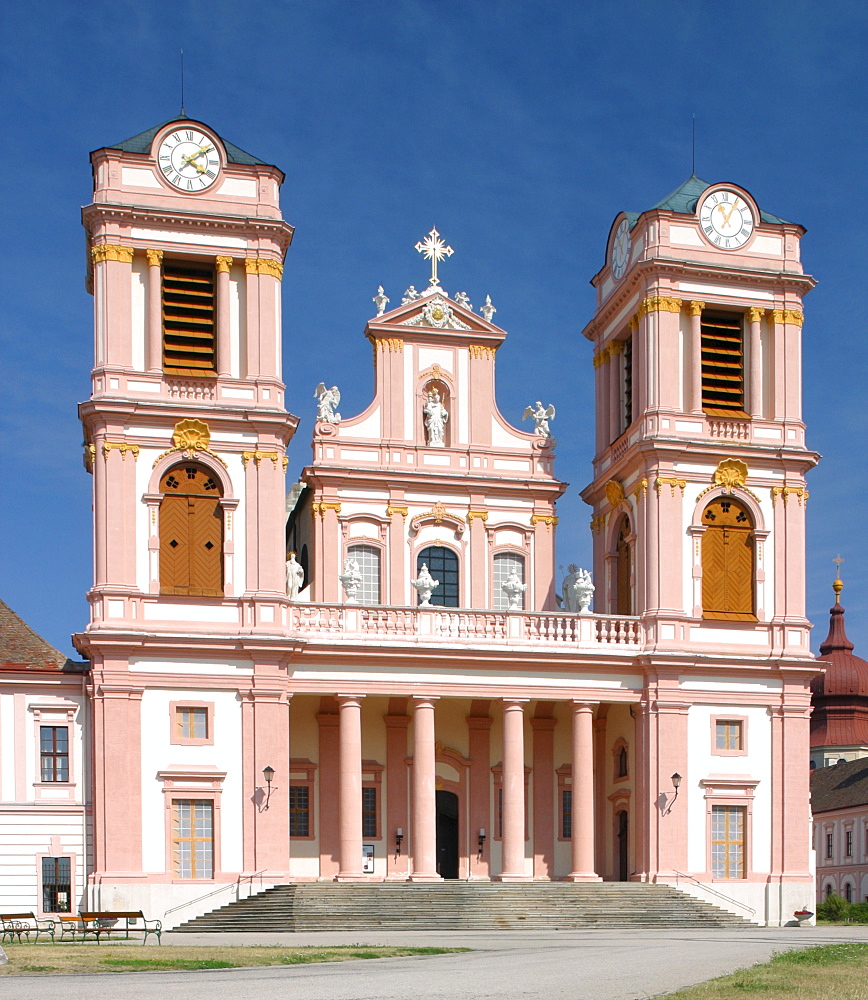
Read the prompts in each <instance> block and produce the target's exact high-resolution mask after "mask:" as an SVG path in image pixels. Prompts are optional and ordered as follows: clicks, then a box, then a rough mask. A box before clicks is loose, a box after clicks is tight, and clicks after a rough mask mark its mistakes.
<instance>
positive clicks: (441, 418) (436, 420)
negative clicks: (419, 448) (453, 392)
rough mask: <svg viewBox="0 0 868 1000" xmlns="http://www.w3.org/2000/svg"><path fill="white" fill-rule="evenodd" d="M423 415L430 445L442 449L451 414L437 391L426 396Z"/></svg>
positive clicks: (433, 390)
mask: <svg viewBox="0 0 868 1000" xmlns="http://www.w3.org/2000/svg"><path fill="white" fill-rule="evenodd" d="M422 413H423V414H424V415H425V430H426V432H427V434H428V444H429V445H432V446H433V447H435V448H442V447H443V437H444V434H445V431H446V422H447V421H448V420H449V414H448V412H447V411H446V407H445V406H444V405H443V402H442V400H441V399H440V393H439V392H438V391H437V390H436V389H431V390H430V392H427V393H426V394H425V405H424V406H423V407H422Z"/></svg>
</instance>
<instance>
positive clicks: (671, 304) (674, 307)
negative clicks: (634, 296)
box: [639, 295, 681, 319]
mask: <svg viewBox="0 0 868 1000" xmlns="http://www.w3.org/2000/svg"><path fill="white" fill-rule="evenodd" d="M649 312H671V313H677V312H681V299H673V298H671V297H670V296H668V295H652V296H649V297H648V298H647V299H643V301H642V305H640V306H639V318H640V319H641V318H642V317H643V316H644V315H645V314H646V313H649Z"/></svg>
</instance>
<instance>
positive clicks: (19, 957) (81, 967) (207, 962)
mask: <svg viewBox="0 0 868 1000" xmlns="http://www.w3.org/2000/svg"><path fill="white" fill-rule="evenodd" d="M469 950H470V949H469V948H398V947H374V946H369V945H358V944H355V945H337V946H334V947H309V948H283V947H279V946H273V947H262V946H243V947H236V946H233V947H229V946H227V947H219V946H218V947H209V946H203V947H195V946H192V947H188V946H180V945H179V946H175V945H171V946H170V945H166V946H164V947H162V948H158V947H156V946H154V945H151V946H149V947H146V948H143V947H142V946H141V945H127V944H125V943H124V944H120V943H110V944H103V945H96V944H95V943H93V942H89V943H85V942H76V943H75V944H41V943H40V944H11V945H7V946H6V954H7V955H8V956H9V964H8V965H3V966H0V975H2V976H15V975H40V974H43V975H44V974H50V973H54V974H57V973H70V974H73V973H82V972H102V973H117V972H163V971H179V970H182V971H199V970H202V969H240V968H249V967H251V966H257V965H307V964H310V963H312V962H347V961H352V960H359V959H373V958H400V957H404V956H431V955H446V954H449V953H450V952H456V951H469Z"/></svg>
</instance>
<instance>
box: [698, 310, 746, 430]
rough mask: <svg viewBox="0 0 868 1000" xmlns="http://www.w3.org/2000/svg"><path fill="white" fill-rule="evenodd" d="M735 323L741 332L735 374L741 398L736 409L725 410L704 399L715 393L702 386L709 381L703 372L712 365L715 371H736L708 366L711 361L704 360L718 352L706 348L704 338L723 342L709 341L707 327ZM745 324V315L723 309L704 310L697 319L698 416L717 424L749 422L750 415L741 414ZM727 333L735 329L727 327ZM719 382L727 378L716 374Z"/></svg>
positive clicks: (728, 407) (727, 407) (725, 408)
mask: <svg viewBox="0 0 868 1000" xmlns="http://www.w3.org/2000/svg"><path fill="white" fill-rule="evenodd" d="M736 319H737V320H738V324H739V328H740V331H741V339H740V347H741V353H740V358H741V363H740V365H739V366H738V367H737V370H738V373H739V378H738V382H739V387H740V395H741V400H740V406H738V407H735V406H727V405H723V406H715V405H713V401H711V400H707V396H706V394H707V393H711V392H714V391H715V390H714V389H713V388H712V387H711V386H710V384H707V382H706V379H708V380H709V382H710V381H711V379H712V374H711V373H710V372H707V371H706V368H707V367H710V366H712V365H716V366H717V367H719V368H720V367H723V368H728V369H729V370H733V371H734V370H736V367H735V366H733V365H731V364H728V363H727V362H726V361H717V362H712V361H711V360H709V359H708V357H707V355H711V354H719V353H720V349H719V350H718V351H714V350H712V349H711V348H710V347H708V348H706V337H707V338H708V340H709V341H710V340H712V339H717V340H721V339H725V338H721V337H717V338H713V337H712V335H711V334H710V333H709V334H706V328H707V327H711V326H712V325H713V321H715V320H718V321H723V322H726V321H733V320H736ZM745 320H746V315H745V313H744V312H741V311H739V310H732V309H725V308H724V309H719V308H715V307H712V308H708V309H703V310H702V313H701V315H700V317H699V353H700V404H701V408H702V412H703V413H704V414H705V416H707V417H712V418H714V419H718V420H721V419H722V420H750V414H748V413H747V412H746V410H745V405H746V403H747V400H746V395H747V362H746V359H745V348H746V347H747V336H746V332H747V331H746V329H745V326H746V323H745ZM718 329H725V327H718ZM730 329H735V328H734V327H730ZM723 350H726V349H725V348H724V349H723ZM720 379H724V380H726V379H728V376H725V375H720V374H719V373H718V380H720ZM717 391H722V390H717ZM718 402H720V401H718Z"/></svg>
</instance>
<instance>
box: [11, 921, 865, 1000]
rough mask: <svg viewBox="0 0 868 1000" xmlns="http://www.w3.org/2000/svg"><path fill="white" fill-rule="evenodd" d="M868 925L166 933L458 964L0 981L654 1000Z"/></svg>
mask: <svg viewBox="0 0 868 1000" xmlns="http://www.w3.org/2000/svg"><path fill="white" fill-rule="evenodd" d="M837 941H863V942H866V943H868V927H846V928H845V927H835V928H826V927H824V928H806V927H793V928H748V929H744V930H721V929H717V930H713V929H712V930H686V931H680V932H673V931H659V930H656V931H655V930H641V931H636V930H630V931H616V930H599V931H593V930H591V931H588V930H583V931H559V932H552V933H549V932H542V931H540V932H536V931H521V932H511V931H504V932H501V933H479V934H467V933H443V932H424V931H416V932H407V933H403V934H402V933H395V932H392V931H389V932H369V933H361V932H356V933H321V934H195V935H194V934H168V933H167V934H165V935H163V943H164V946H165V948H164V950H168V949H169V948H171V947H172V946H176V945H177V946H181V947H183V946H189V945H210V944H215V945H229V944H233V945H234V944H237V945H284V946H287V945H326V944H399V945H444V946H451V947H470V948H473V949H474V951H472V952H469V953H464V954H459V955H442V956H436V957H417V958H396V959H384V960H382V961H374V960H366V961H357V962H342V963H338V964H327V965H308V966H294V967H293V966H281V967H277V968H261V967H260V968H253V969H231V970H214V971H209V972H140V973H113V974H102V975H82V976H64V977H63V978H62V980H61V979H59V978H58V977H57V976H38V977H36V976H28V977H26V978H23V977H21V978H18V977H16V978H0V1000H5V998H10V1000H11V998H14V1000H57V997H58V996H63V997H64V998H65V1000H155V998H159V1000H214V997H220V998H221V1000H640V998H641V1000H646V998H650V997H657V996H663V995H665V994H667V993H671V992H673V991H674V990H678V989H683V988H684V987H686V986H691V985H693V984H695V983H699V982H703V981H704V980H706V979H711V978H713V977H714V976H720V975H724V974H725V973H728V972H733V971H734V970H736V969H739V968H744V967H745V966H748V965H753V964H754V963H756V962H763V961H765V960H766V959H768V958H770V957H771V955H773V954H774V953H775V952H779V951H786V950H788V949H790V948H804V947H808V946H810V945H813V944H829V943H832V942H837Z"/></svg>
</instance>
